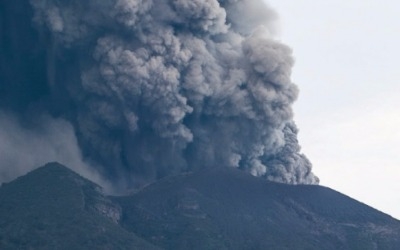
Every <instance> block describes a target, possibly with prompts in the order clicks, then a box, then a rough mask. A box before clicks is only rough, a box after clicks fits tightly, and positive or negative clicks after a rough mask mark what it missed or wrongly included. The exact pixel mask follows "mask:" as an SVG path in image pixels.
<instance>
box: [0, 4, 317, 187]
mask: <svg viewBox="0 0 400 250" xmlns="http://www.w3.org/2000/svg"><path fill="white" fill-rule="evenodd" d="M29 7H30V9H31V11H32V13H31V14H32V16H31V17H32V20H33V24H34V26H35V30H36V32H33V31H30V33H28V34H24V35H21V36H22V37H24V36H30V39H35V42H32V43H31V44H33V45H31V47H29V48H25V50H24V49H23V48H20V47H19V46H18V45H21V44H22V42H21V41H19V40H20V38H21V36H20V37H19V38H17V39H12V38H15V34H14V33H13V32H11V31H10V30H8V31H7V29H6V28H4V29H3V30H5V32H4V33H5V34H6V35H5V36H4V37H8V40H11V42H7V41H8V40H7V39H2V41H3V43H4V44H3V45H2V47H3V48H8V47H10V48H11V49H16V50H19V51H20V52H17V54H16V55H17V56H14V57H13V56H8V57H6V56H5V57H3V59H2V60H3V61H4V60H6V59H7V60H8V59H10V58H14V59H15V58H17V59H16V60H15V61H16V62H14V64H15V65H19V68H21V70H18V67H17V69H2V71H3V72H8V75H7V76H5V77H3V79H4V81H2V82H0V85H2V86H0V87H1V89H0V90H1V91H3V92H0V94H1V93H3V96H8V99H4V101H0V105H2V108H3V109H6V110H8V112H13V113H15V114H16V116H21V117H24V119H25V120H26V119H28V120H30V121H32V120H35V117H37V116H40V115H41V114H45V115H48V116H51V117H52V118H49V119H57V121H59V120H63V122H62V124H64V125H63V126H67V127H68V126H69V125H67V124H72V127H71V130H72V128H73V130H74V133H75V134H76V138H77V139H78V144H79V148H80V150H81V154H82V156H83V158H84V159H85V161H86V162H87V164H90V165H92V166H96V167H92V168H95V169H96V170H97V171H98V172H99V173H101V175H102V176H104V177H107V178H108V179H109V180H110V181H113V182H115V183H118V184H119V185H121V186H123V187H125V188H127V187H137V186H141V185H143V184H145V183H148V182H150V181H154V180H156V179H158V178H161V177H164V176H167V175H172V174H177V173H180V172H184V171H200V170H201V169H202V168H205V167H221V166H223V167H237V168H240V169H243V170H244V171H248V172H250V173H251V174H253V175H255V176H260V177H264V178H266V179H268V180H273V181H278V182H284V183H293V184H298V183H306V184H315V183H318V178H317V177H315V176H314V175H313V173H312V172H311V164H310V162H309V161H308V160H307V158H306V157H305V156H304V155H302V154H301V153H300V147H299V144H298V141H297V128H296V126H295V124H294V122H293V120H292V118H293V112H292V108H291V105H292V103H293V102H294V101H295V100H296V98H297V95H298V89H297V87H296V86H295V85H294V84H293V83H292V82H291V79H290V74H291V67H292V66H293V59H292V56H291V50H290V48H289V47H287V46H285V45H283V44H281V43H280V42H278V41H276V40H274V38H273V33H274V22H275V20H276V14H275V13H274V12H273V11H271V10H270V9H268V8H267V7H266V6H265V5H264V4H263V2H262V1H261V0H260V1H256V0H157V1H153V0H103V1H97V0H86V1H81V0H69V1H59V0H30V6H29ZM27 8H28V7H27ZM4 20H6V21H3V26H4V27H6V25H5V24H4V23H6V24H7V17H5V18H4ZM20 22H22V21H20ZM22 23H23V22H22ZM0 24H1V23H0ZM7 25H8V26H9V25H10V24H7ZM15 25H23V24H20V23H19V24H15ZM25 26H26V25H25ZM26 29H28V28H26ZM31 33H32V35H29V34H31ZM5 40H7V41H5ZM13 40H14V42H12V41H13ZM15 40H17V41H15ZM15 43H17V44H18V45H15ZM21 51H25V53H24V52H21ZM0 52H1V51H0ZM18 55H19V57H18ZM24 56H25V57H28V58H22V59H21V57H24ZM4 58H6V59H4ZM30 62H31V63H33V64H35V65H36V66H32V67H34V68H33V69H32V68H31V67H30V66H29V65H28V63H30ZM2 63H3V62H2ZM18 63H19V64H18ZM21 65H22V66H21ZM35 67H36V70H35ZM9 72H14V73H13V74H12V73H9ZM32 72H33V73H32ZM21 74H22V75H23V74H25V75H27V74H28V75H29V79H27V78H28V77H25V78H24V77H23V79H20V81H19V83H18V84H13V83H12V81H13V79H14V78H13V77H12V76H17V75H21ZM32 90H34V91H32ZM21 91H22V92H23V93H25V92H24V91H27V92H29V91H32V93H31V94H30V95H27V96H25V95H26V93H25V94H24V95H21ZM10 96H11V98H10ZM16 99H19V100H20V102H16V101H15V100H16ZM27 117H28V118H27ZM68 131H70V130H68ZM2 132H5V130H4V129H3V130H2ZM53 132H54V131H53ZM53 132H51V133H53ZM32 133H35V131H32ZM54 133H56V132H54ZM0 157H3V156H2V153H0Z"/></svg>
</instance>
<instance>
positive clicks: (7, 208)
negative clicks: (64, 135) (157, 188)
mask: <svg viewBox="0 0 400 250" xmlns="http://www.w3.org/2000/svg"><path fill="white" fill-rule="evenodd" d="M119 215H120V208H119V207H118V206H115V205H113V204H112V203H111V201H110V200H109V199H108V198H106V197H104V196H103V195H102V193H101V192H99V187H98V186H96V185H95V184H93V183H91V182H89V181H88V180H86V179H84V178H82V177H80V176H79V175H77V174H75V173H74V172H72V171H71V170H69V169H67V168H65V167H64V166H61V165H59V164H57V163H51V164H47V165H46V166H44V167H42V168H39V169H37V170H35V171H33V172H31V173H29V174H27V175H25V176H23V177H20V178H18V179H17V180H15V181H13V182H11V183H9V184H3V185H2V187H1V188H0V249H155V247H152V246H151V245H150V244H148V243H147V242H145V241H144V240H142V239H140V238H138V237H137V236H135V235H134V234H133V233H130V232H127V231H125V230H123V229H122V228H120V227H119V226H118V224H117V223H116V222H117V221H118V220H119Z"/></svg>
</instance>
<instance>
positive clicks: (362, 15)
mask: <svg viewBox="0 0 400 250" xmlns="http://www.w3.org/2000/svg"><path fill="white" fill-rule="evenodd" d="M266 2H267V3H268V4H269V5H270V6H272V7H273V8H274V9H275V10H276V11H277V12H278V13H279V15H280V34H279V37H280V39H281V40H282V41H283V42H284V43H286V44H288V45H289V46H290V47H292V48H293V51H294V57H295V59H296V64H295V66H294V68H293V77H292V79H293V81H294V82H295V83H296V84H297V85H298V86H299V87H300V91H301V92H300V98H299V100H298V101H297V102H296V103H295V105H294V108H295V112H296V115H295V120H296V122H297V124H298V126H299V128H300V135H299V140H300V144H301V145H302V148H303V152H304V153H305V154H306V155H307V156H308V157H309V158H310V160H311V161H312V162H313V165H314V172H315V173H316V174H317V175H318V176H319V177H320V179H321V185H324V186H329V187H331V188H333V189H336V190H338V191H340V192H343V193H345V194H347V195H349V196H351V197H353V198H355V199H358V200H360V201H362V202H364V203H367V204H368V205H371V206H373V207H375V208H377V209H379V210H381V211H383V212H386V213H388V214H390V215H392V216H394V217H396V218H400V112H399V107H400V98H399V95H400V67H399V66H400V61H399V59H400V32H399V31H400V16H399V14H398V13H400V2H399V1H391V0H386V1H378V0H347V1H346V0H324V1H312V0H268V1H267V0H266Z"/></svg>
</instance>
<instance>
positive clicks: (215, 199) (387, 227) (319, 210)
mask: <svg viewBox="0 0 400 250" xmlns="http://www.w3.org/2000/svg"><path fill="white" fill-rule="evenodd" d="M115 199H116V200H117V201H118V202H119V203H120V205H121V207H122V209H123V217H122V220H121V224H122V225H123V226H124V227H125V228H126V229H128V230H130V231H132V232H135V233H136V234H137V235H140V236H142V237H143V238H145V239H147V240H148V241H151V242H153V243H154V244H156V245H159V246H162V247H164V248H167V249H363V250H365V249H400V222H399V221H397V220H395V219H393V218H392V217H390V216H388V215H386V214H383V213H381V212H379V211H377V210H375V209H373V208H371V207H368V206H366V205H364V204H362V203H360V202H357V201H356V200H353V199H351V198H349V197H347V196H345V195H342V194H340V193H338V192H336V191H334V190H331V189H329V188H325V187H321V186H302V185H299V186H290V185H284V184H277V183H270V182H266V181H265V180H262V179H259V178H255V177H253V176H250V175H247V174H245V173H243V172H241V171H237V170H236V169H231V168H218V169H209V170H207V171H204V172H199V173H195V174H188V175H181V176H176V177H173V178H168V179H165V180H163V181H160V182H158V183H155V184H153V185H150V186H148V187H147V188H145V189H144V190H142V191H141V192H139V193H137V194H135V195H132V196H130V197H119V198H115Z"/></svg>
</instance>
